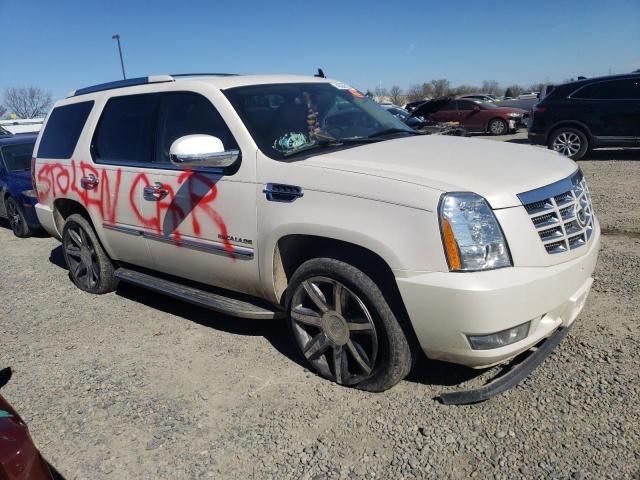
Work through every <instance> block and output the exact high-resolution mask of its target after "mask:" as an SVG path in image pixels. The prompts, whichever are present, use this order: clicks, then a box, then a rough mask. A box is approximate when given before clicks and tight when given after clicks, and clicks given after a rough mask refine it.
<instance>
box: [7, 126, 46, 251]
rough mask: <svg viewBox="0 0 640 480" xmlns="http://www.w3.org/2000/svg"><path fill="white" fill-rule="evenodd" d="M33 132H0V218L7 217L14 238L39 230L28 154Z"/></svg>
mask: <svg viewBox="0 0 640 480" xmlns="http://www.w3.org/2000/svg"><path fill="white" fill-rule="evenodd" d="M36 138H37V135H11V134H9V135H7V134H5V135H2V132H0V217H3V218H6V219H7V220H9V225H10V226H11V230H13V233H14V234H15V236H16V237H20V238H24V237H28V236H30V235H31V234H33V233H34V232H35V231H36V230H39V229H40V223H39V222H38V217H37V216H36V212H35V209H34V208H33V207H34V205H35V204H36V203H37V202H38V199H37V197H36V195H35V192H34V191H33V185H32V179H31V157H32V156H33V147H34V146H35V143H36Z"/></svg>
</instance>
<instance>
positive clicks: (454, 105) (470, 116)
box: [430, 98, 529, 135]
mask: <svg viewBox="0 0 640 480" xmlns="http://www.w3.org/2000/svg"><path fill="white" fill-rule="evenodd" d="M438 100H441V99H438ZM432 101H433V100H432ZM430 118H431V120H433V121H436V122H457V123H459V124H460V126H462V127H464V128H465V129H467V130H468V131H469V132H481V133H490V134H491V135H505V134H507V133H510V132H513V131H515V130H517V129H518V128H520V127H526V125H527V121H528V119H529V112H527V111H526V110H522V109H520V108H514V107H500V106H498V105H496V104H495V103H491V102H483V101H480V100H471V99H466V98H452V99H450V100H449V101H448V102H447V103H445V104H444V105H443V106H442V107H440V108H439V109H438V110H437V111H435V112H432V113H431V114H430Z"/></svg>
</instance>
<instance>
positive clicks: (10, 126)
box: [0, 118, 44, 134]
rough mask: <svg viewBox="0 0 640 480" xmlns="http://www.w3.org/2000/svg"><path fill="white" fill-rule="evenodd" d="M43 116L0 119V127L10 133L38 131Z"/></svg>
mask: <svg viewBox="0 0 640 480" xmlns="http://www.w3.org/2000/svg"><path fill="white" fill-rule="evenodd" d="M43 122H44V118H29V119H20V120H18V119H15V120H0V127H2V128H4V129H5V130H7V131H8V132H10V133H13V134H18V133H38V132H39V131H40V129H41V128H42V124H43Z"/></svg>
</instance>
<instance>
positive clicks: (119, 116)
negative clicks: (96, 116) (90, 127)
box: [93, 94, 160, 163]
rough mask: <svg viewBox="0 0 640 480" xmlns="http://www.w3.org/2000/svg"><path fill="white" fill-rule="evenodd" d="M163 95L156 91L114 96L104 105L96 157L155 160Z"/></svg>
mask: <svg viewBox="0 0 640 480" xmlns="http://www.w3.org/2000/svg"><path fill="white" fill-rule="evenodd" d="M159 98H160V97H159V96H158V95H154V94H146V95H127V96H124V97H113V98H111V99H110V100H109V101H108V102H107V104H106V105H105V107H104V111H103V112H102V116H101V117H100V122H99V123H98V128H97V130H96V133H95V136H94V140H93V154H94V157H95V159H96V161H98V162H116V163H117V162H134V163H147V162H151V161H152V157H153V149H152V145H153V127H154V125H155V115H156V111H157V105H158V103H159Z"/></svg>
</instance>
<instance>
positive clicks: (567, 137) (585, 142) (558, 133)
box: [547, 127, 590, 160]
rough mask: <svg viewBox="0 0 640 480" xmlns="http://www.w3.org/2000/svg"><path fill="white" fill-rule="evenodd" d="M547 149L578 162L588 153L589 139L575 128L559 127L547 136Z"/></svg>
mask: <svg viewBox="0 0 640 480" xmlns="http://www.w3.org/2000/svg"><path fill="white" fill-rule="evenodd" d="M547 147H548V148H549V149H550V150H554V151H556V152H558V153H560V154H562V155H564V156H566V157H569V158H571V159H573V160H580V159H581V158H582V157H584V156H585V154H586V153H587V152H588V151H589V148H590V146H589V139H588V138H587V136H586V135H585V134H584V132H583V131H581V130H578V129H577V128H571V127H560V128H558V129H556V130H554V131H553V132H552V133H551V135H550V136H549V141H548V142H547Z"/></svg>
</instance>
